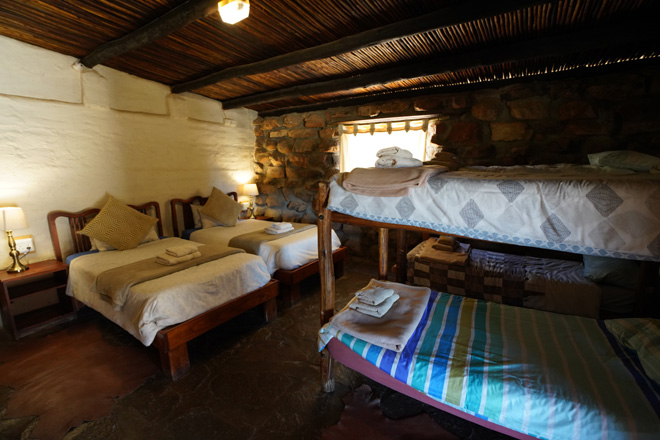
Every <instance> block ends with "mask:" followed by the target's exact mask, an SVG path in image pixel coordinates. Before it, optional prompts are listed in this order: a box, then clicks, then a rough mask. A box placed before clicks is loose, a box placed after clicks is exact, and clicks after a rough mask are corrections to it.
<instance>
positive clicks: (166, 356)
mask: <svg viewBox="0 0 660 440" xmlns="http://www.w3.org/2000/svg"><path fill="white" fill-rule="evenodd" d="M158 353H159V354H160V366H161V369H162V370H163V373H164V374H165V375H166V376H168V377H169V378H170V379H172V380H177V379H178V378H180V377H181V376H183V375H184V374H186V373H187V372H188V370H190V360H189V358H188V346H187V345H186V344H185V343H184V344H181V345H179V346H177V347H169V349H168V348H165V347H159V348H158Z"/></svg>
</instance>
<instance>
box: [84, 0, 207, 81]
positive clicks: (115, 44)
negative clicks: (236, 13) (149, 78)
mask: <svg viewBox="0 0 660 440" xmlns="http://www.w3.org/2000/svg"><path fill="white" fill-rule="evenodd" d="M214 11H215V12H218V0H188V1H187V2H185V3H182V4H181V5H179V6H177V7H176V8H174V9H172V10H171V11H169V12H168V13H166V14H165V15H163V16H161V17H158V18H157V19H155V20H153V21H151V22H150V23H148V24H146V25H144V26H142V27H141V28H139V29H136V30H135V31H133V32H131V33H130V34H128V35H125V36H123V37H121V38H118V39H116V40H113V41H109V42H107V43H104V44H102V45H100V46H99V47H97V48H96V49H94V50H93V51H92V52H90V53H89V54H87V55H85V56H84V57H82V58H81V59H80V63H81V64H82V65H83V66H85V67H90V68H91V67H94V66H96V65H97V64H101V63H102V62H104V61H106V60H108V59H110V58H114V57H117V56H119V55H123V54H125V53H127V52H130V51H132V50H134V49H137V48H139V47H142V46H145V45H147V44H149V43H151V42H153V41H155V40H157V39H159V38H162V37H165V36H167V35H169V34H171V33H172V32H174V31H176V30H177V29H179V28H182V27H184V26H187V25H189V24H190V23H193V22H195V21H197V20H200V19H202V18H204V17H206V16H207V15H210V14H212V13H213V12H214Z"/></svg>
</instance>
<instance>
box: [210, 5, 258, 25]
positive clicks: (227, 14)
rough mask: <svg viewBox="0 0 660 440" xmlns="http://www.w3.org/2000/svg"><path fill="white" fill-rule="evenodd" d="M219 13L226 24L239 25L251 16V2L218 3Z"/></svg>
mask: <svg viewBox="0 0 660 440" xmlns="http://www.w3.org/2000/svg"><path fill="white" fill-rule="evenodd" d="M218 11H219V12H220V18H222V21H224V22H225V23H227V24H234V23H238V22H239V21H241V20H243V19H244V18H247V16H248V15H250V0H222V1H220V2H219V3H218Z"/></svg>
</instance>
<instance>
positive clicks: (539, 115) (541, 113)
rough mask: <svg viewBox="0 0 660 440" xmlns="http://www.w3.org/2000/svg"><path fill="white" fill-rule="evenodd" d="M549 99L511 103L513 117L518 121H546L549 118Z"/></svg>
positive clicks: (510, 108)
mask: <svg viewBox="0 0 660 440" xmlns="http://www.w3.org/2000/svg"><path fill="white" fill-rule="evenodd" d="M548 105H549V101H548V100H547V99H538V98H534V99H523V100H518V101H512V102H509V111H510V112H511V116H512V117H514V118H516V119H545V118H547V117H548V116H549V114H550V112H549V108H548Z"/></svg>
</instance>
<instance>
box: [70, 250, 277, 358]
mask: <svg viewBox="0 0 660 440" xmlns="http://www.w3.org/2000/svg"><path fill="white" fill-rule="evenodd" d="M187 243H190V241H188V240H183V239H181V238H166V239H163V240H159V241H156V242H151V243H146V244H143V245H140V246H138V247H137V248H135V249H130V250H126V251H107V252H99V253H95V254H89V255H82V256H80V257H77V258H75V259H73V260H72V261H71V264H70V265H69V282H68V284H67V290H66V293H67V295H69V296H73V297H75V298H76V299H77V300H78V301H80V302H82V303H83V304H85V305H87V306H89V307H91V308H93V309H94V310H96V311H98V312H100V313H101V314H102V315H104V316H105V317H106V318H108V319H110V320H111V321H112V322H114V323H115V324H117V325H119V326H120V327H122V328H123V329H124V330H126V331H127V332H129V333H130V334H132V335H133V336H134V337H135V338H137V339H138V340H139V341H140V342H142V343H143V344H144V345H147V346H148V345H151V343H152V342H153V340H154V338H155V337H156V333H158V331H159V330H161V329H163V328H165V327H168V326H170V325H174V324H179V323H181V322H184V321H186V320H188V319H190V318H193V317H195V316H197V315H199V314H201V313H203V312H205V311H207V310H210V309H212V308H214V307H217V306H219V305H221V304H224V303H226V302H228V301H231V300H232V299H234V298H238V297H240V296H241V295H244V294H246V293H248V292H251V291H253V290H255V289H258V288H259V287H262V286H264V285H265V284H266V283H268V281H270V279H271V278H270V274H269V273H268V269H267V268H266V265H265V264H264V262H263V260H262V259H261V258H259V257H257V256H255V255H251V254H247V253H239V254H233V255H229V256H227V257H224V258H221V259H218V260H214V261H210V262H208V263H204V264H201V265H199V266H194V267H191V268H188V269H184V270H182V271H179V272H175V273H173V274H170V275H167V276H164V277H161V278H158V279H155V280H150V281H146V282H144V283H140V284H136V285H135V286H133V287H131V289H130V290H129V293H128V298H127V300H126V304H125V305H124V306H123V307H122V308H121V309H120V310H115V309H114V308H113V306H112V305H111V304H110V303H109V302H106V301H105V300H103V299H102V297H101V295H99V294H98V293H96V292H95V291H94V290H93V288H92V286H93V285H94V280H95V279H96V277H97V275H98V274H100V273H101V272H103V271H105V270H108V269H112V268H115V267H120V266H123V265H126V264H130V263H133V262H137V261H140V260H144V259H147V258H151V257H155V256H156V255H158V254H160V253H163V252H164V251H165V249H167V248H169V247H173V246H178V245H182V244H187ZM198 244H199V246H203V244H202V243H198Z"/></svg>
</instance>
